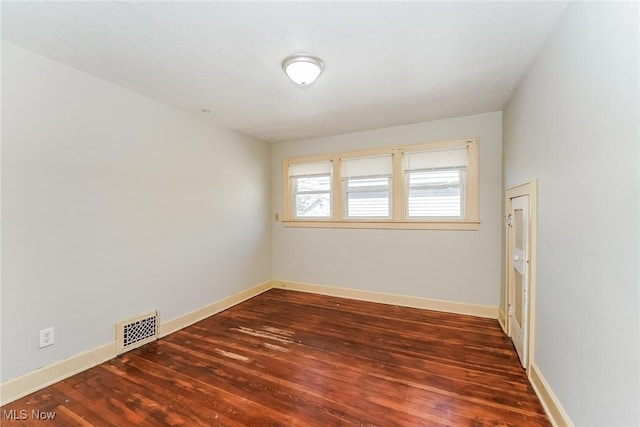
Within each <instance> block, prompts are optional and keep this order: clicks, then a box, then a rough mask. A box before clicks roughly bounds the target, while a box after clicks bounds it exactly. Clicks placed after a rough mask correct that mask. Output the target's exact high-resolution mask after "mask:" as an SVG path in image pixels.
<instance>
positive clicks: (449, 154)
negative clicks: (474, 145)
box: [403, 147, 467, 171]
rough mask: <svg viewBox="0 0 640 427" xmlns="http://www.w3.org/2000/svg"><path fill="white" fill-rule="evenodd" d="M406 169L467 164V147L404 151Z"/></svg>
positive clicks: (453, 166) (438, 167)
mask: <svg viewBox="0 0 640 427" xmlns="http://www.w3.org/2000/svg"><path fill="white" fill-rule="evenodd" d="M403 163H404V170H405V171H414V170H420V169H422V170H424V169H440V168H457V167H465V166H467V149H466V147H460V148H452V149H448V150H434V151H409V152H405V153H404V157H403Z"/></svg>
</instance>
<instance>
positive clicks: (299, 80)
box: [282, 55, 324, 87]
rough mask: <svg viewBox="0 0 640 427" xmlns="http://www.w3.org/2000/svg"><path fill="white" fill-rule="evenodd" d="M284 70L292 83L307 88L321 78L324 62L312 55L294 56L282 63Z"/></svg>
mask: <svg viewBox="0 0 640 427" xmlns="http://www.w3.org/2000/svg"><path fill="white" fill-rule="evenodd" d="M282 69H283V70H284V72H285V74H286V75H287V77H289V79H291V81H292V82H294V83H295V84H296V85H298V86H300V87H306V86H309V85H310V84H311V83H313V82H314V81H316V79H317V78H318V77H320V74H321V73H322V70H323V69H324V62H322V59H320V58H318V57H315V56H311V55H292V56H290V57H288V58H286V59H285V60H284V61H282Z"/></svg>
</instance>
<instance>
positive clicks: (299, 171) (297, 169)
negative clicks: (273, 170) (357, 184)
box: [289, 160, 332, 177]
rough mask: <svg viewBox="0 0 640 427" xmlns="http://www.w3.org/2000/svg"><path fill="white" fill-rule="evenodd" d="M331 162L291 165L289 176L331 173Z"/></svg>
mask: <svg viewBox="0 0 640 427" xmlns="http://www.w3.org/2000/svg"><path fill="white" fill-rule="evenodd" d="M331 169H332V165H331V160H323V161H321V162H307V163H293V164H290V165H289V176H290V177H291V176H304V175H321V174H327V173H329V174H330V173H331Z"/></svg>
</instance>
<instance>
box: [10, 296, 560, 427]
mask: <svg viewBox="0 0 640 427" xmlns="http://www.w3.org/2000/svg"><path fill="white" fill-rule="evenodd" d="M12 410H13V412H12ZM21 411H24V412H22V414H26V415H27V417H26V418H27V419H25V420H13V421H11V420H8V419H7V418H11V414H14V415H17V417H14V418H19V417H20V414H21ZM33 411H40V412H39V413H41V414H47V413H49V412H55V419H54V421H42V420H36V419H34V417H33V416H32V414H33ZM2 414H3V420H2V425H3V426H14V425H20V426H43V425H56V426H323V427H324V426H342V425H356V426H549V425H550V423H549V421H548V419H547V417H546V416H545V415H544V412H543V409H542V407H541V405H540V403H539V401H538V399H537V398H536V396H535V394H534V392H533V390H532V389H531V386H530V385H529V383H528V382H527V379H526V377H525V374H524V371H523V370H522V368H521V367H520V366H519V364H518V360H517V357H516V355H515V352H514V350H513V347H512V345H511V343H510V342H509V341H508V339H507V338H506V337H505V336H504V335H503V333H502V331H501V330H500V328H499V326H498V324H497V322H496V321H495V320H490V319H481V318H475V317H470V316H460V315H454V314H444V313H438V312H433V311H426V310H417V309H410V308H401V307H395V306H389V305H382V304H374V303H367V302H361V301H353V300H347V299H340V298H333V297H326V296H320V295H314V294H308V293H301V292H293V291H285V290H279V289H273V290H270V291H268V292H265V293H264V294H262V295H260V296H257V297H255V298H253V299H251V300H249V301H246V302H244V303H242V304H240V305H237V306H235V307H234V308H232V309H229V310H227V311H225V312H223V313H220V314H218V315H216V316H213V317H210V318H208V319H206V320H204V321H202V322H199V323H197V324H195V325H193V326H191V327H188V328H186V329H184V330H182V331H180V332H177V333H175V334H173V335H170V336H168V337H166V338H163V339H161V340H159V341H157V342H154V343H152V344H148V345H146V346H144V347H142V348H140V349H137V350H133V351H131V352H129V353H127V354H125V355H123V356H121V357H119V358H116V359H114V360H112V361H109V362H106V363H104V364H102V365H100V366H97V367H95V368H93V369H90V370H88V371H85V372H83V373H81V374H79V375H76V376H74V377H72V378H69V379H67V380H65V381H62V382H60V383H58V384H55V385H53V386H51V387H48V388H46V389H44V390H42V391H40V392H38V393H35V394H33V395H31V396H27V397H26V398H23V399H21V400H19V401H16V402H14V403H12V404H10V405H7V406H5V407H3V408H2Z"/></svg>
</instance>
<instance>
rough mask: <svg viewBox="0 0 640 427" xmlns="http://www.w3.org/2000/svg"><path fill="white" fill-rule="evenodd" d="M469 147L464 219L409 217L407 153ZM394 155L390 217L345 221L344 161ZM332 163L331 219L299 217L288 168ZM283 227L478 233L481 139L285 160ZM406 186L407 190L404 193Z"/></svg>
mask: <svg viewBox="0 0 640 427" xmlns="http://www.w3.org/2000/svg"><path fill="white" fill-rule="evenodd" d="M459 148H466V150H467V165H466V171H465V174H464V175H466V176H465V178H466V180H465V182H464V183H461V185H463V186H464V192H463V200H464V202H463V204H462V211H463V212H462V217H460V218H457V217H414V218H408V212H407V210H408V207H407V204H408V187H407V183H406V180H405V176H406V174H405V170H404V166H403V155H404V153H410V152H419V151H440V150H453V149H459ZM389 154H390V155H391V159H392V163H393V173H392V175H391V178H390V181H391V187H390V191H389V197H390V209H391V211H390V217H389V218H376V217H368V218H360V217H357V218H346V210H345V203H346V192H345V184H344V182H345V181H344V179H343V178H342V176H341V175H342V166H341V162H342V160H343V159H349V158H357V157H372V156H380V155H389ZM319 161H331V165H332V168H333V170H332V173H331V187H330V192H331V216H330V217H329V218H296V217H294V215H293V212H292V209H293V201H292V198H291V197H292V195H293V193H292V188H291V180H290V179H289V166H290V165H292V164H298V163H307V162H309V163H310V162H319ZM282 165H283V167H282V177H283V180H282V181H283V188H282V199H283V205H284V206H283V213H284V215H283V221H282V222H283V225H284V226H285V227H309V228H380V229H426V230H478V228H479V224H480V221H479V216H478V210H479V207H478V187H479V185H478V175H479V171H478V139H477V138H476V137H471V138H464V139H458V140H450V141H438V142H429V143H424V144H417V145H405V146H397V147H388V148H377V149H370V150H360V151H353V152H345V153H332V154H321V155H313V156H304V157H295V158H285V159H283V162H282ZM405 187H407V190H406V191H405Z"/></svg>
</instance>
